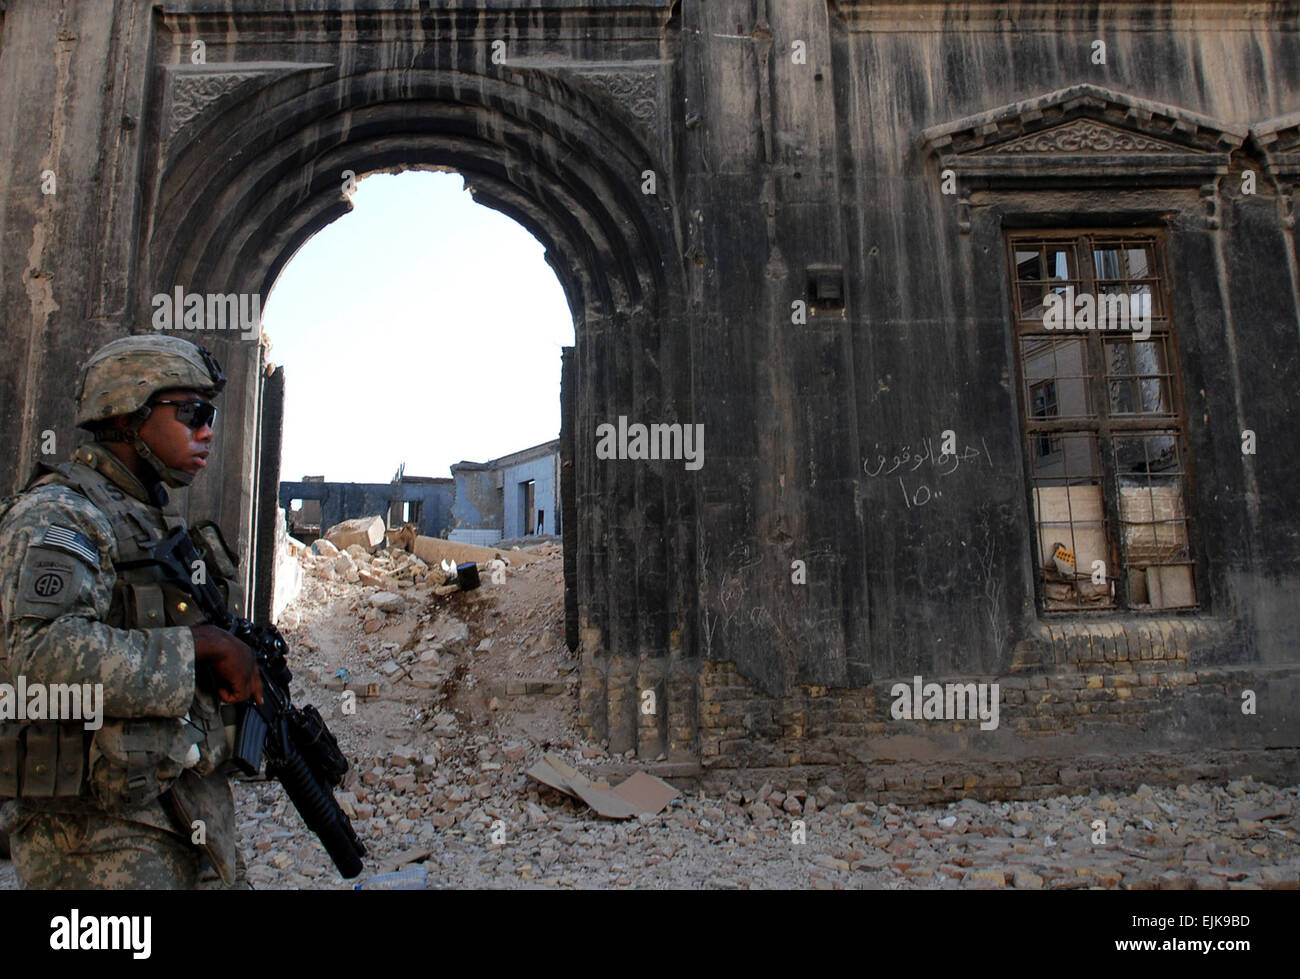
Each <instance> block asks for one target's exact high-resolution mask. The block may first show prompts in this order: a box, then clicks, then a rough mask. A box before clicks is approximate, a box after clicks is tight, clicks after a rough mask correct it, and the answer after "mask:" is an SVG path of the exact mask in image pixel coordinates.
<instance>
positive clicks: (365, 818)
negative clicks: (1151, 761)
mask: <svg viewBox="0 0 1300 979" xmlns="http://www.w3.org/2000/svg"><path fill="white" fill-rule="evenodd" d="M296 560H298V561H300V562H301V564H302V566H303V572H304V578H303V588H302V592H301V594H300V595H299V597H298V598H297V599H296V600H295V601H294V602H292V603H291V604H290V606H289V607H288V608H287V609H286V610H285V612H284V614H283V616H282V619H281V626H282V628H283V629H284V630H285V633H286V637H287V638H288V639H289V642H290V645H291V647H292V650H293V652H292V658H291V660H290V665H291V667H292V668H293V672H294V683H293V688H292V692H293V694H294V698H295V702H296V703H298V704H299V705H305V704H308V703H312V704H315V705H317V706H318V707H319V708H320V710H321V712H322V714H323V715H324V716H325V718H326V720H327V721H328V722H329V725H330V728H331V730H332V731H333V732H334V734H335V736H336V737H337V738H338V740H339V743H340V746H341V747H342V748H343V751H344V752H345V754H346V755H347V756H348V758H349V761H350V763H351V769H350V771H349V773H348V775H347V776H346V777H345V779H344V784H343V785H342V787H341V789H340V791H339V792H338V793H337V798H338V800H339V804H340V806H341V807H342V808H343V810H344V812H346V813H347V814H348V816H349V818H351V819H352V820H353V823H354V825H355V827H356V830H357V833H358V835H359V836H360V837H361V838H362V840H363V841H364V842H365V844H366V847H367V850H368V851H369V856H368V857H367V860H366V868H365V870H364V871H363V874H362V878H361V880H365V879H368V878H370V877H372V876H373V875H375V874H378V873H382V872H384V871H387V870H391V869H393V866H394V864H395V863H397V862H398V861H402V860H406V859H407V858H408V857H409V855H410V854H412V853H414V854H417V855H419V856H420V857H421V858H422V859H421V860H420V862H419V863H418V864H416V865H417V866H423V867H424V868H425V870H426V871H427V884H426V886H427V887H430V888H464V887H475V888H592V887H595V888H606V887H610V888H613V887H637V888H652V887H653V888H663V887H673V888H809V889H827V890H831V889H844V888H848V889H857V888H884V889H918V888H925V889H941V890H947V889H964V890H965V889H1015V890H1073V889H1076V888H1103V889H1115V888H1119V889H1188V888H1194V889H1200V890H1206V889H1210V890H1226V889H1242V888H1252V889H1253V888H1268V889H1274V888H1278V889H1281V888H1286V889H1297V888H1300V787H1297V786H1289V787H1277V786H1272V785H1266V784H1263V783H1260V782H1256V781H1254V780H1252V779H1249V778H1242V779H1234V780H1232V781H1229V782H1227V783H1226V784H1210V783H1205V782H1200V783H1197V784H1194V785H1181V786H1177V787H1172V788H1151V787H1148V786H1141V787H1140V788H1139V789H1138V790H1137V791H1135V792H1133V793H1130V794H1123V793H1109V794H1101V793H1093V794H1091V795H1086V796H1081V795H1076V796H1065V795H1061V796H1057V797H1055V798H1051V799H1042V800H1037V801H1032V802H1031V801H1008V802H998V801H991V802H986V801H978V800H975V799H963V800H961V801H960V802H958V803H954V804H950V805H945V806H938V807H907V808H905V807H902V806H899V805H896V804H888V805H880V804H876V803H873V802H859V801H853V800H846V799H843V798H841V797H839V796H837V794H836V793H835V791H834V789H833V788H832V787H831V786H827V785H820V784H809V783H807V782H805V781H802V780H798V779H794V778H791V779H790V780H789V781H782V780H780V779H779V778H777V777H776V776H772V777H771V780H770V781H769V782H768V783H767V784H764V785H762V786H761V787H759V788H758V789H756V790H754V789H742V788H736V789H732V790H731V791H728V792H727V793H726V794H725V795H723V796H722V797H712V796H707V795H704V794H702V793H700V792H699V791H697V790H689V789H685V788H684V787H683V786H682V785H679V784H677V783H676V780H675V779H673V777H672V776H668V781H669V782H670V783H673V784H674V787H675V788H678V789H682V790H683V791H682V797H680V798H678V799H676V800H674V801H673V802H672V803H671V804H670V805H669V806H668V808H666V809H664V810H663V811H662V812H659V813H658V814H656V815H653V816H640V817H633V818H631V819H628V820H626V821H623V822H610V821H607V820H604V819H601V818H600V817H599V816H597V815H596V814H594V813H593V812H591V810H590V809H588V807H587V806H586V805H585V804H584V803H583V802H581V801H579V800H576V799H571V798H569V797H568V796H566V795H564V794H562V793H560V792H558V791H555V790H553V789H550V788H548V787H546V786H544V785H541V784H539V783H537V782H535V781H533V780H531V779H529V778H528V777H527V775H526V772H527V771H528V770H529V769H530V768H531V767H532V766H534V765H535V764H536V763H537V762H538V761H540V760H541V759H542V757H543V755H545V754H547V753H554V754H555V755H557V756H558V757H559V758H561V759H563V760H564V762H565V763H566V764H568V765H572V766H574V767H576V768H579V769H581V770H582V772H583V773H584V774H586V775H588V776H590V777H591V778H593V779H604V780H606V781H608V782H610V783H611V784H614V783H617V782H620V781H622V780H623V779H625V778H627V776H628V775H630V774H632V771H633V766H630V765H629V764H628V759H629V757H630V753H629V754H625V755H624V756H622V757H620V756H618V755H616V754H612V753H611V752H609V751H608V748H607V746H606V745H602V744H599V743H595V742H591V741H587V740H584V739H583V738H582V737H581V736H580V735H579V734H578V733H577V731H578V728H577V717H578V703H577V684H576V671H577V666H578V663H577V659H576V657H574V656H573V654H571V653H570V652H569V651H568V650H567V649H566V648H565V646H564V642H563V636H564V620H563V570H562V555H561V554H560V551H559V549H558V548H554V547H548V548H547V553H546V555H545V556H544V557H543V558H541V559H539V560H530V561H526V562H521V563H520V564H518V565H514V564H512V573H511V575H510V577H509V579H508V580H507V583H506V584H505V585H503V586H499V587H497V588H483V589H478V590H476V591H474V592H468V593H460V594H456V595H454V596H450V597H439V596H437V595H436V594H434V592H433V587H434V585H435V584H437V583H438V582H439V581H440V580H441V578H442V575H441V571H440V569H438V567H437V564H436V563H434V564H433V566H432V568H431V567H430V563H429V562H426V561H423V560H421V559H419V558H417V557H416V556H415V555H412V554H410V553H409V552H407V551H404V550H400V549H396V548H388V549H385V550H381V551H379V552H378V553H375V554H371V553H369V552H367V551H366V550H365V549H364V548H363V547H361V546H360V545H355V546H348V547H345V548H344V549H343V550H342V551H339V550H337V549H335V548H333V547H332V545H330V544H329V542H328V541H324V540H318V541H316V542H314V543H313V544H312V545H311V547H310V548H305V549H304V553H302V554H301V555H300V556H297V557H296ZM340 567H342V568H343V571H342V573H340V571H339V568H340ZM349 568H350V569H351V572H352V574H354V575H355V576H356V577H355V580H353V581H351V582H349V581H348V569H349ZM363 571H364V572H367V573H370V574H374V575H376V576H380V575H382V576H384V577H385V578H386V579H389V580H391V581H393V582H396V584H395V585H392V586H390V587H383V588H380V587H378V586H375V585H371V584H367V583H366V582H365V579H363V578H362V574H361V573H362V572H363ZM485 640H490V641H486V642H485ZM349 694H351V695H352V696H351V701H350V702H351V704H352V713H345V710H344V704H345V700H344V699H343V698H345V697H346V696H347V695H349ZM649 767H650V770H651V771H652V772H653V771H654V767H653V765H652V766H649ZM235 793H236V799H237V806H238V810H237V811H238V815H239V818H240V825H239V829H240V839H241V843H240V845H241V849H242V851H243V855H244V859H245V861H246V862H247V865H248V878H249V881H250V882H251V883H252V884H253V886H255V887H259V888H272V887H273V888H315V889H340V888H344V889H350V888H351V886H352V884H353V883H355V882H348V881H344V880H342V879H341V878H340V877H339V875H338V872H337V870H335V868H334V866H333V864H332V863H331V861H330V859H329V857H328V856H327V855H326V853H325V852H324V850H323V849H322V848H321V846H320V844H319V842H318V841H317V840H316V838H315V836H313V835H312V834H311V833H309V832H308V831H307V830H306V828H305V827H304V826H303V824H302V821H301V819H300V817H299V816H298V814H297V812H296V811H295V810H294V809H293V807H292V806H291V805H290V803H289V801H288V799H287V798H286V796H285V794H284V791H283V789H282V788H281V787H280V786H279V785H278V784H275V783H266V782H262V781H239V782H236V783H235ZM1097 820H1102V821H1104V824H1105V829H1106V835H1105V840H1104V842H1101V841H1099V837H1098V835H1097V830H1096V829H1095V827H1094V822H1095V821H1097ZM796 840H803V842H796ZM498 841H504V842H498ZM1094 841H1097V842H1094ZM426 853H427V854H428V856H427V857H424V854H426ZM15 886H16V882H15V879H14V875H13V871H12V867H11V865H10V864H9V863H8V862H7V861H0V887H5V888H12V887H15Z"/></svg>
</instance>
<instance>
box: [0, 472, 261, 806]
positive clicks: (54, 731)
mask: <svg viewBox="0 0 1300 979" xmlns="http://www.w3.org/2000/svg"><path fill="white" fill-rule="evenodd" d="M92 459H93V456H89V455H87V460H92ZM51 468H52V469H53V472H51V473H49V474H48V475H46V476H44V477H42V478H40V479H38V480H36V481H35V482H34V483H32V485H31V486H30V487H29V489H35V488H36V487H38V486H41V485H45V484H47V483H59V484H61V485H63V486H67V487H69V488H70V489H73V490H75V491H77V492H79V493H80V494H81V495H83V496H85V497H86V498H87V499H88V500H90V502H91V503H92V504H94V505H95V507H96V508H97V509H98V510H99V511H100V512H101V513H103V515H104V516H105V517H106V518H108V520H109V522H110V523H111V525H112V528H113V535H114V537H115V538H116V548H117V553H116V555H115V558H114V571H115V573H116V583H115V585H114V588H113V597H112V604H111V607H110V610H109V614H108V616H107V618H106V619H105V620H104V621H105V624H106V625H110V626H113V627H115V628H120V629H152V628H160V627H163V626H194V625H200V624H202V623H203V622H205V621H206V620H205V619H204V617H203V615H202V613H200V612H199V611H198V610H197V609H196V608H195V607H194V602H193V600H192V599H191V598H190V596H189V595H188V594H187V593H186V592H185V590H184V589H183V588H182V587H181V586H180V585H178V584H176V583H175V582H174V581H170V580H168V578H167V576H166V575H165V573H164V572H163V570H162V569H161V567H159V566H158V565H156V564H153V565H151V564H150V563H149V559H150V554H151V551H152V549H153V547H154V546H155V545H156V544H157V543H158V542H159V541H160V540H161V539H162V538H163V537H164V536H165V535H166V534H167V533H168V532H170V531H173V530H175V529H176V528H177V527H184V526H185V522H184V520H183V519H182V518H181V517H180V515H179V514H176V513H173V512H168V511H166V510H160V509H159V508H157V507H152V506H150V505H148V504H146V503H144V502H142V501H140V500H137V499H135V498H134V497H132V496H130V495H129V494H127V493H125V492H123V491H122V490H121V489H120V488H119V487H118V486H117V485H115V484H114V483H113V482H112V481H111V480H109V479H108V478H107V477H106V476H104V475H102V474H100V473H99V472H97V471H96V470H94V469H91V468H89V467H88V466H85V465H81V464H79V462H78V463H72V462H68V463H63V464H62V465H60V466H57V467H51ZM0 516H2V514H0ZM188 533H189V535H190V538H191V540H193V542H194V545H195V548H196V549H197V550H198V552H199V554H200V555H201V556H202V559H203V564H204V567H203V568H201V569H199V568H196V569H194V570H195V573H203V574H206V575H208V576H209V578H210V579H211V580H213V581H215V582H216V583H217V584H218V586H219V587H220V588H221V589H222V591H223V592H224V593H225V595H226V598H227V604H228V605H229V607H230V608H231V611H232V612H234V613H235V614H236V615H239V614H242V609H243V592H242V587H241V586H239V585H238V584H236V576H237V570H236V562H237V559H236V558H235V557H234V556H233V555H232V554H231V552H230V551H229V549H228V548H227V547H226V544H225V541H224V539H223V538H222V535H221V532H220V530H219V529H218V528H217V526H216V525H215V524H212V523H207V524H202V525H200V526H198V527H195V528H192V529H190V530H189V531H188ZM233 724H234V715H233V709H231V708H224V709H223V706H222V705H221V703H220V701H219V700H217V698H216V697H215V696H214V695H213V694H211V693H209V692H208V691H206V690H201V689H198V688H197V687H196V690H195V695H194V699H193V701H192V702H191V704H190V709H189V713H188V714H187V715H186V717H185V718H183V719H177V718H104V720H103V725H102V726H101V727H100V728H99V730H97V731H94V732H89V731H86V730H85V728H84V723H83V722H81V721H65V722H56V721H33V722H23V723H18V722H10V723H8V724H0V799H5V798H10V799H12V798H22V799H23V800H24V801H29V800H31V801H34V800H49V802H46V803H37V804H38V805H39V806H40V807H41V808H53V809H74V810H79V809H84V808H85V807H86V806H87V805H91V806H94V807H97V808H102V809H104V810H107V811H109V812H126V811H130V810H137V809H140V808H141V807H143V806H145V805H147V804H149V803H150V802H151V801H152V800H154V799H157V798H159V797H160V796H162V795H163V793H165V792H167V790H168V789H169V788H170V787H171V786H172V785H173V784H174V783H175V782H176V780H177V779H178V778H179V777H180V776H181V774H182V773H183V772H185V771H186V770H187V769H190V770H192V771H193V773H194V774H195V775H198V776H205V775H207V774H209V773H211V772H213V771H214V770H215V769H216V768H217V767H218V766H219V765H221V764H222V763H223V762H225V761H226V760H227V759H228V758H229V757H230V754H231V749H230V746H231V743H232V741H233V736H234V728H233ZM228 728H229V730H228Z"/></svg>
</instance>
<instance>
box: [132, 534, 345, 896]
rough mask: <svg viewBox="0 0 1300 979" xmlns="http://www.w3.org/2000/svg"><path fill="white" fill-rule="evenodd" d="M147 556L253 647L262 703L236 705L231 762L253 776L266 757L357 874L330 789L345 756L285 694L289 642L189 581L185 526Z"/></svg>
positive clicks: (307, 710)
mask: <svg viewBox="0 0 1300 979" xmlns="http://www.w3.org/2000/svg"><path fill="white" fill-rule="evenodd" d="M151 557H152V559H153V560H154V561H155V562H157V563H158V564H159V565H161V566H162V567H163V568H164V569H165V570H166V571H167V572H168V574H169V576H170V577H171V578H172V579H173V580H174V581H175V583H176V584H177V585H180V586H181V587H183V588H184V589H185V590H186V591H187V592H189V594H190V595H191V596H192V597H193V599H194V601H195V603H196V605H197V606H198V608H199V610H200V611H202V612H203V614H204V615H205V616H206V617H207V619H208V621H209V622H210V623H211V624H212V625H215V626H216V627H217V628H219V629H223V630H225V631H226V632H229V633H230V634H231V635H233V636H234V637H235V638H236V639H238V640H239V641H240V642H242V643H244V645H246V646H248V648H249V649H251V650H252V651H253V658H254V659H255V660H256V661H257V668H258V670H259V671H260V672H261V674H262V700H263V703H262V705H261V706H258V705H257V704H255V703H253V702H251V701H250V702H249V703H247V704H241V705H240V720H239V733H238V735H237V736H236V738H235V757H234V762H235V764H236V765H238V766H239V768H240V770H241V771H242V772H244V774H245V775H256V774H257V773H258V771H259V770H260V769H261V765H262V759H263V757H265V758H266V773H267V775H270V776H273V777H274V778H277V779H279V781H280V784H281V785H283V786H284V789H285V791H286V792H288V793H289V799H290V800H291V801H292V802H293V804H294V806H295V807H296V808H297V810H298V812H299V814H300V815H301V816H302V818H303V822H305V823H306V824H307V828H308V829H310V830H311V831H312V832H313V833H315V834H316V835H317V836H318V837H320V841H321V843H322V844H323V845H324V847H325V850H326V852H327V853H329V855H330V858H331V859H332V860H333V861H334V865H335V866H336V867H338V869H339V873H340V874H342V875H343V876H344V877H345V878H348V879H351V878H353V877H356V876H357V875H358V874H359V873H361V858H362V857H364V856H365V855H366V848H365V847H364V846H363V845H362V843H361V841H360V840H359V839H357V834H356V832H355V831H354V830H353V828H352V822H351V820H349V819H348V817H347V816H346V815H345V814H344V812H343V810H342V809H340V808H339V804H338V802H337V800H335V798H334V791H333V790H334V789H335V788H337V787H338V785H339V782H340V781H341V780H342V778H343V775H344V774H345V773H346V772H347V770H348V760H347V758H345V757H344V756H343V752H342V751H340V750H339V744H338V742H337V741H336V740H335V739H334V735H333V734H331V733H330V729H329V728H328V727H327V726H326V724H325V719H324V718H323V717H321V716H320V712H319V711H318V710H316V708H315V707H313V706H311V705H310V704H309V705H307V706H306V707H303V708H301V709H299V708H297V707H295V706H294V705H293V702H292V701H291V700H290V698H289V682H290V680H292V679H293V676H292V674H291V673H290V672H289V667H288V665H287V664H286V663H285V653H287V652H288V651H289V646H288V644H287V643H286V642H285V641H284V637H283V636H282V635H280V630H279V629H277V628H276V627H275V626H273V625H254V624H253V623H252V622H249V621H248V620H247V619H237V618H235V617H234V616H233V615H231V614H230V610H229V609H228V608H227V607H226V601H225V598H224V597H223V596H222V594H221V590H220V589H219V588H217V586H216V585H215V584H213V583H212V582H211V581H208V580H207V578H206V577H205V576H200V577H202V578H203V580H202V581H201V582H196V581H194V580H193V576H192V573H191V569H192V568H194V567H195V562H196V561H201V560H202V558H201V556H200V555H199V552H198V549H197V548H196V547H195V546H194V542H193V541H191V540H190V537H189V535H188V534H187V533H186V532H185V530H184V528H181V527H178V528H177V529H176V530H174V531H172V533H171V534H169V535H168V536H167V537H164V538H163V539H162V540H161V541H159V543H158V545H157V546H156V547H155V548H154V550H153V552H152V555H151ZM200 566H201V565H200Z"/></svg>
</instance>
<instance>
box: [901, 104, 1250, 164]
mask: <svg viewBox="0 0 1300 979" xmlns="http://www.w3.org/2000/svg"><path fill="white" fill-rule="evenodd" d="M1247 135H1248V131H1247V130H1246V129H1245V128H1244V127H1239V126H1232V125H1229V124H1227V123H1222V122H1219V121H1217V120H1214V119H1211V118H1209V117H1208V116H1202V115H1199V114H1197V113H1195V112H1191V111H1189V110H1187V109H1183V108H1179V107H1177V106H1170V105H1163V104H1161V103H1158V102H1151V101H1148V100H1146V99H1139V98H1136V97H1134V96H1131V95H1127V94H1125V93H1122V92H1115V91H1111V90H1109V89H1104V88H1101V87H1099V86H1096V85H1090V84H1084V85H1075V86H1072V87H1070V88H1065V89H1060V90H1059V91H1055V92H1049V93H1047V94H1045V95H1042V96H1039V97H1037V98H1034V99H1028V100H1026V101H1023V102H1015V103H1012V104H1010V105H1004V106H1001V107H999V108H996V109H993V110H991V111H989V112H983V113H980V114H979V115H974V116H968V117H966V118H964V119H957V120H955V121H953V122H950V123H945V124H943V125H940V126H934V127H931V128H930V129H927V130H926V131H925V132H924V133H923V134H922V140H921V148H922V152H923V153H925V154H927V155H932V156H936V157H938V158H939V165H940V167H941V168H945V169H947V168H951V169H952V170H953V171H954V173H955V174H956V175H957V179H958V181H959V183H960V184H961V185H962V189H963V190H967V189H969V188H974V187H994V186H998V187H1009V188H1015V187H1019V188H1025V189H1030V188H1034V187H1047V186H1052V187H1070V186H1085V185H1094V186H1095V185H1104V184H1114V185H1126V186H1166V187H1174V186H1182V187H1187V186H1197V187H1204V186H1206V185H1207V184H1215V183H1217V182H1218V180H1219V179H1220V178H1221V177H1222V175H1223V174H1225V173H1227V172H1228V163H1229V157H1230V155H1231V153H1232V152H1233V150H1235V149H1237V148H1239V147H1240V146H1241V145H1242V144H1243V143H1244V142H1245V140H1246V137H1247Z"/></svg>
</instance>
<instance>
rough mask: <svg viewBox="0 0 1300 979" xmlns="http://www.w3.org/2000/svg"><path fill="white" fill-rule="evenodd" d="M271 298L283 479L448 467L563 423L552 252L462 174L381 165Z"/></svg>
mask: <svg viewBox="0 0 1300 979" xmlns="http://www.w3.org/2000/svg"><path fill="white" fill-rule="evenodd" d="M352 206H353V210H352V213H350V214H346V215H344V216H343V217H342V218H339V220H337V221H335V222H334V223H333V224H331V225H329V226H328V227H326V228H324V229H323V230H322V231H320V232H319V233H317V234H316V235H315V236H314V237H312V238H311V239H310V240H309V241H308V242H307V243H306V244H305V245H303V246H302V248H301V249H299V250H298V252H297V254H296V255H294V257H293V258H292V259H291V260H290V261H289V263H288V264H287V265H286V266H285V267H284V270H283V271H282V272H281V273H280V277H279V278H278V279H277V280H276V282H275V285H274V287H273V288H272V290H271V294H270V295H269V296H268V297H267V302H266V306H265V308H264V312H263V317H262V323H263V328H264V330H265V332H266V333H267V334H268V335H269V337H270V340H271V344H272V346H271V352H270V359H271V361H272V362H274V363H277V364H283V365H284V368H285V402H286V403H285V420H284V450H283V453H282V455H281V466H280V478H281V479H283V480H298V479H301V478H302V477H303V476H304V475H324V476H325V478H326V479H327V480H330V481H331V482H368V483H386V482H388V481H389V480H391V479H392V478H393V474H394V473H395V472H396V471H397V467H398V465H399V464H400V463H401V462H403V461H405V462H406V472H407V474H408V475H411V476H449V475H450V472H449V471H448V467H449V466H450V465H451V464H452V463H454V462H459V461H460V460H462V459H468V460H471V461H474V462H483V461H486V460H487V459H492V458H496V457H497V456H503V455H507V454H508V453H511V452H515V451H517V450H519V449H525V448H528V447H529V446H530V445H536V444H538V443H539V442H546V441H548V440H550V439H553V438H556V437H558V436H559V433H560V348H561V347H563V346H569V345H572V343H573V319H572V317H571V315H570V313H569V307H568V304H567V303H566V302H565V300H564V292H563V290H561V288H560V284H559V282H558V280H557V279H556V278H555V273H554V272H552V271H551V267H550V266H549V265H547V264H546V259H545V258H544V254H545V250H544V249H543V248H542V246H541V244H540V243H539V242H538V241H537V239H535V238H534V237H533V236H532V235H531V234H529V233H528V232H527V231H526V230H524V228H523V227H522V226H521V225H518V224H516V223H515V222H514V221H513V220H511V219H510V218H508V217H506V216H505V215H503V214H500V213H499V212H497V211H493V210H491V209H490V208H486V207H482V206H481V205H478V204H475V203H474V199H473V198H472V197H470V195H469V193H468V192H466V191H465V190H464V189H463V180H462V179H461V177H460V176H459V175H458V174H451V173H432V172H421V171H410V172H407V173H402V174H374V175H373V176H370V177H366V178H364V179H362V180H360V181H358V183H357V190H356V193H355V194H354V195H353V197H352Z"/></svg>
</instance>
